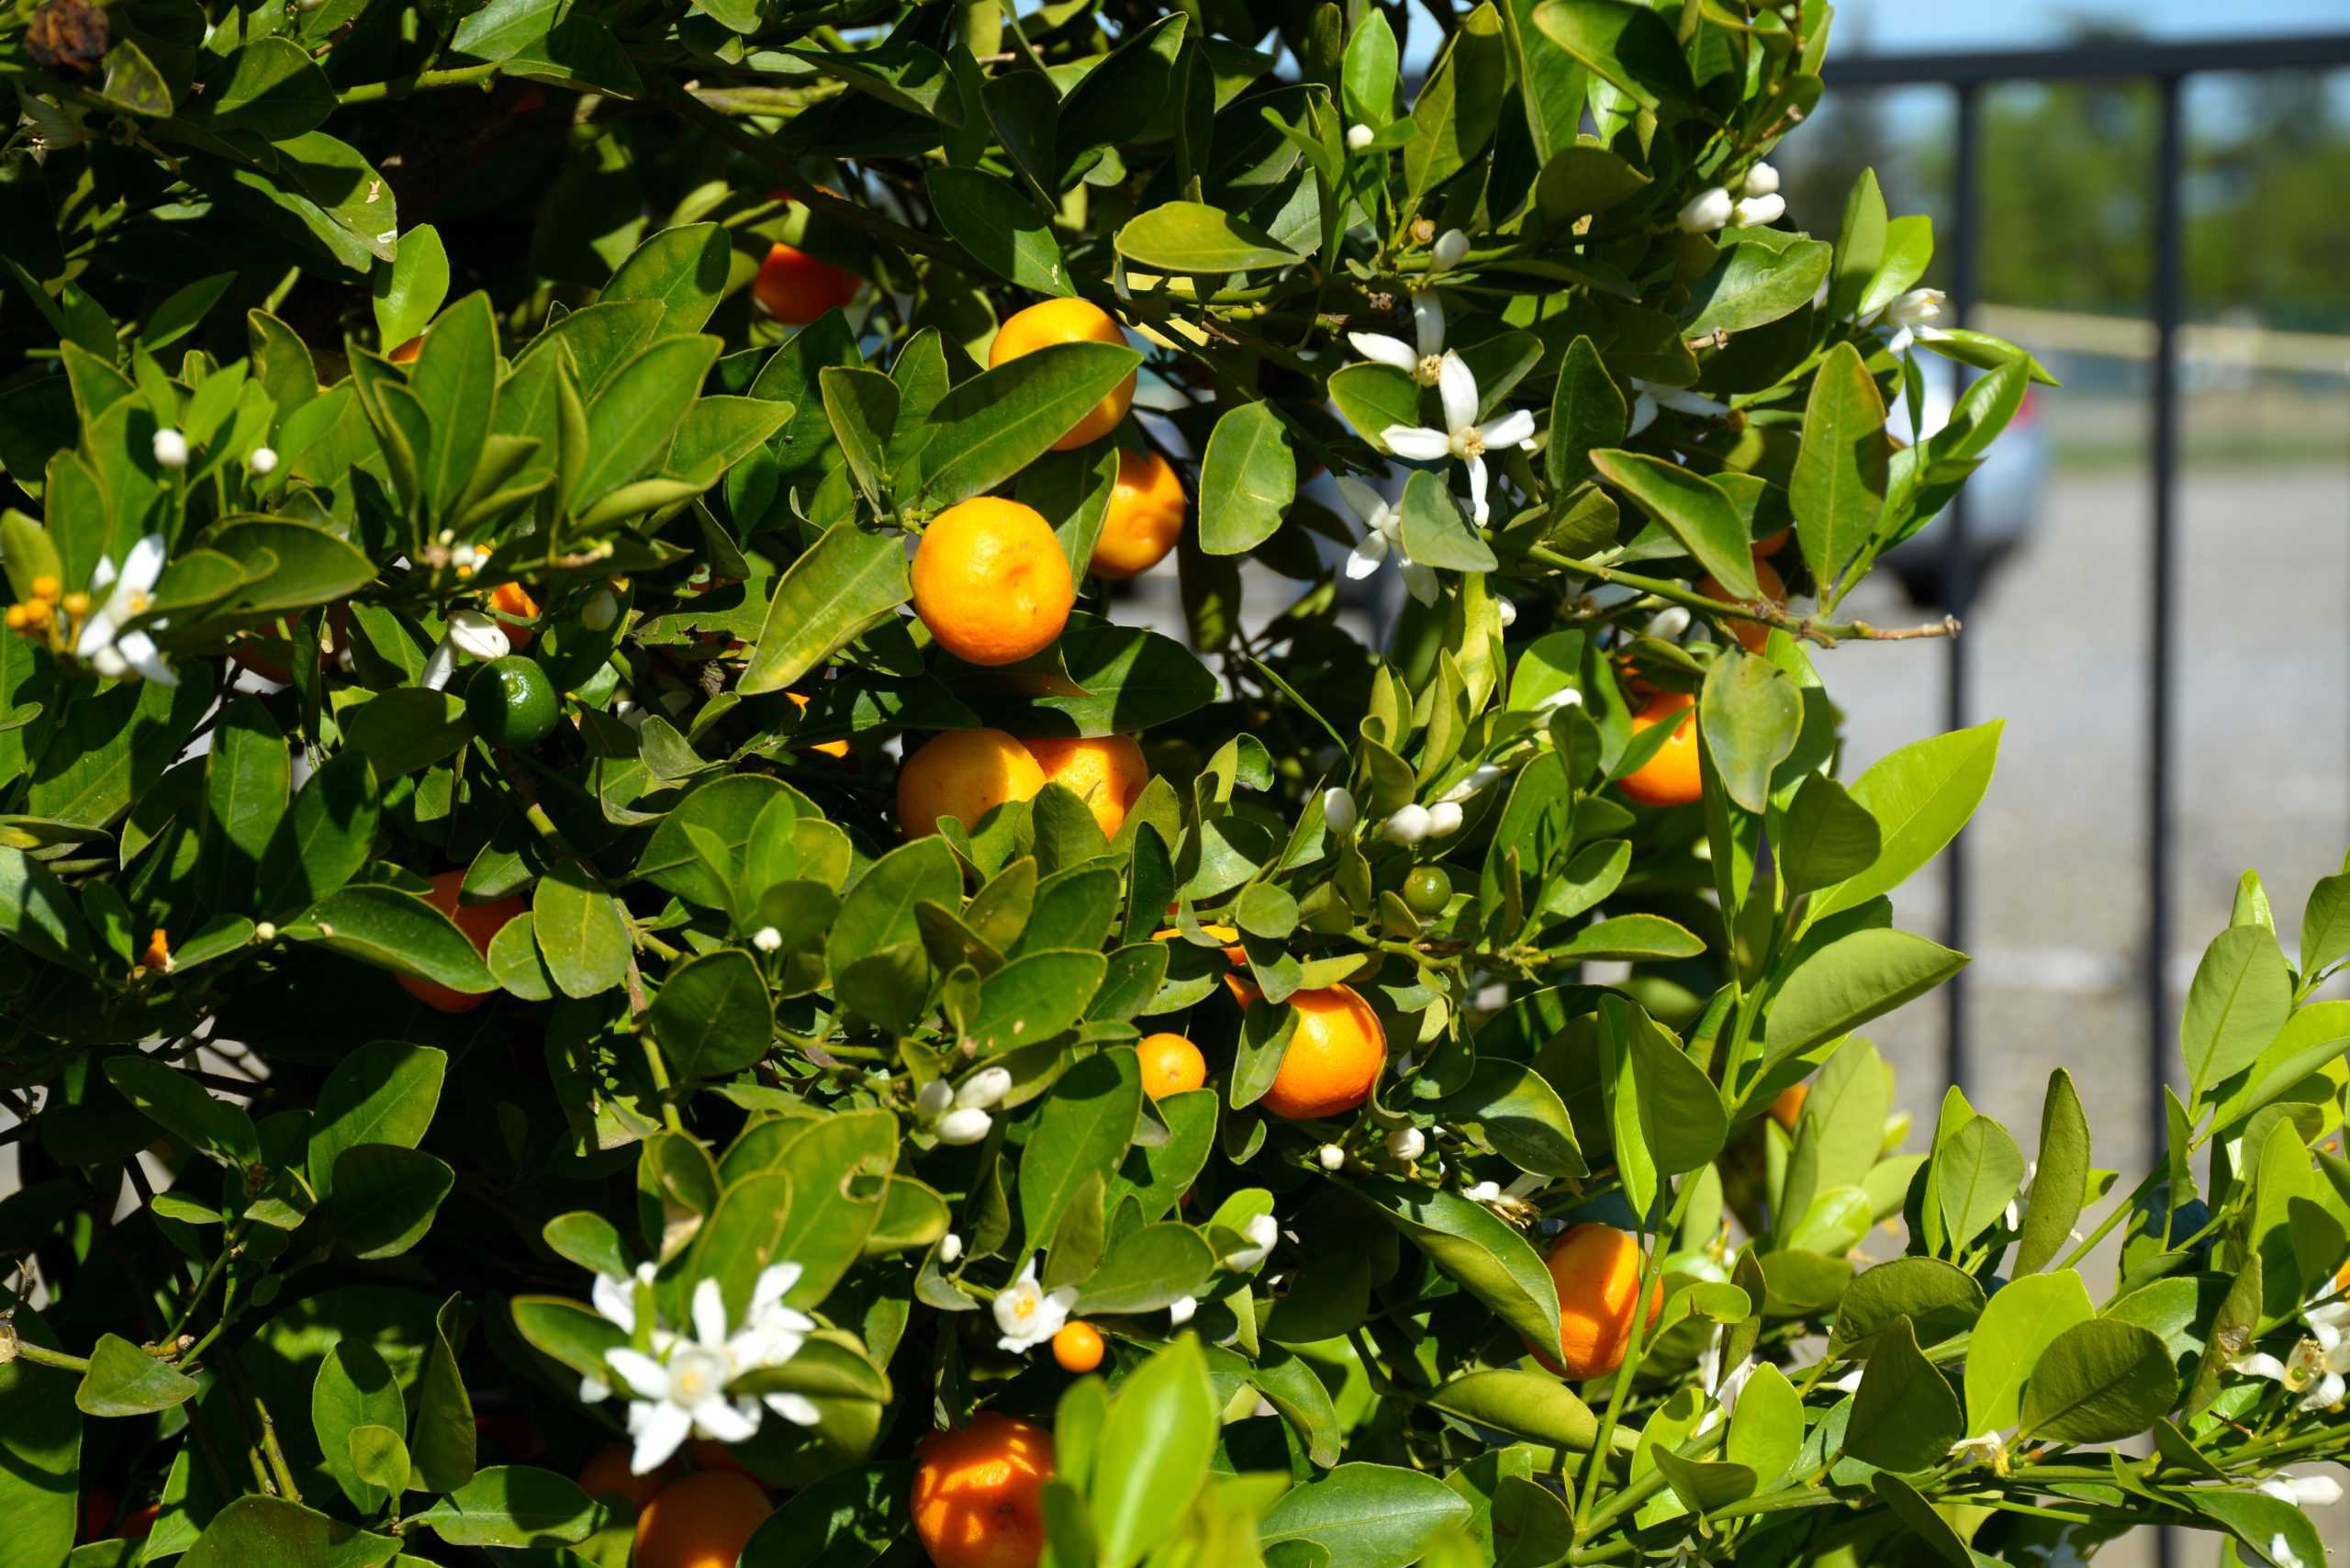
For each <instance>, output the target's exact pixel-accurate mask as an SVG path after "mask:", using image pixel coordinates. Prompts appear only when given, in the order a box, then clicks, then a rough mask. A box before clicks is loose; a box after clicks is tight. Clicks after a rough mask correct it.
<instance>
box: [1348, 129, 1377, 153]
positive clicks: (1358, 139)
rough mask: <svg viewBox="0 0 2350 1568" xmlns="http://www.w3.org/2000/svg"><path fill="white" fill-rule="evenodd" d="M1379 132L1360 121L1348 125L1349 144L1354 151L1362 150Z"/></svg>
mask: <svg viewBox="0 0 2350 1568" xmlns="http://www.w3.org/2000/svg"><path fill="white" fill-rule="evenodd" d="M1378 134H1379V132H1377V131H1375V130H1373V129H1371V127H1369V126H1367V125H1363V124H1361V123H1360V122H1358V123H1356V124H1354V125H1350V126H1348V127H1347V146H1348V148H1349V149H1351V150H1352V151H1357V152H1360V151H1362V150H1363V149H1364V148H1366V147H1368V146H1370V145H1371V140H1372V139H1373V138H1375V137H1377V136H1378Z"/></svg>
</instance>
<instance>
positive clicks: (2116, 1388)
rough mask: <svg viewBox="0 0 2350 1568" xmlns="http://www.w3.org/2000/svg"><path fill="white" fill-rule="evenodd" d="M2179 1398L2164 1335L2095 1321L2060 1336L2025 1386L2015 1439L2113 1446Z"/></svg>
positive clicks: (2113, 1321) (2150, 1422)
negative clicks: (2018, 1428)
mask: <svg viewBox="0 0 2350 1568" xmlns="http://www.w3.org/2000/svg"><path fill="white" fill-rule="evenodd" d="M2177 1397H2178V1374H2177V1371H2176V1370H2174V1369H2173V1367H2172V1365H2171V1360H2170V1351H2169V1350H2167V1349H2166V1348H2165V1346H2164V1344H2163V1341H2162V1337H2161V1336H2160V1335H2158V1334H2155V1333H2154V1331H2152V1330H2151V1329H2147V1328H2142V1327H2139V1326H2138V1325H2137V1324H2134V1323H2124V1322H2121V1320H2120V1319H2118V1318H2111V1317H2099V1318H2092V1319H2091V1320H2090V1321H2088V1322H2087V1323H2078V1324H2075V1325H2074V1326H2073V1327H2070V1328H2067V1329H2066V1330H2065V1332H2064V1333H2062V1334H2059V1335H2058V1336H2057V1337H2056V1338H2054V1339H2053V1341H2051V1342H2050V1344H2049V1346H2048V1348H2047V1349H2046V1350H2042V1352H2041V1354H2040V1360H2039V1362H2038V1364H2037V1365H2036V1366H2034V1367H2033V1369H2032V1372H2031V1378H2030V1379H2029V1381H2027V1382H2026V1383H2024V1387H2023V1427H2022V1429H2021V1431H2020V1432H2019V1433H2018V1434H2017V1435H2018V1438H2019V1439H2036V1440H2039V1441H2043V1442H2058V1443H2103V1442H2115V1441H2119V1440H2120V1439H2123V1438H2127V1437H2132V1436H2134V1435H2136V1434H2137V1433H2140V1432H2143V1431H2144V1430H2145V1429H2146V1428H2148V1427H2150V1426H2152V1425H2153V1424H2154V1420H2155V1418H2156V1417H2159V1416H2161V1415H2162V1414H2163V1413H2164V1412H2165V1411H2166V1410H2168V1409H2169V1408H2170V1407H2171V1403H2172V1401H2173V1400H2175V1399H2177Z"/></svg>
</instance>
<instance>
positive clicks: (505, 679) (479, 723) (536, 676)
mask: <svg viewBox="0 0 2350 1568" xmlns="http://www.w3.org/2000/svg"><path fill="white" fill-rule="evenodd" d="M559 712H560V708H559V705H558V704H557V703H556V701H555V695H554V682H553V681H551V680H549V679H548V678H547V672H546V671H545V670H543V669H541V668H540V667H539V666H538V662H537V661H536V660H534V659H527V658H524V657H523V656H522V655H520V654H509V655H506V656H505V657H504V658H502V659H492V660H491V661H490V662H489V663H487V664H486V665H484V666H481V668H480V669H479V670H478V671H476V673H475V675H474V678H473V683H472V684H471V685H469V686H467V687H466V688H465V717H466V718H468V719H470V720H472V721H473V726H474V734H477V735H479V736H480V737H481V738H482V739H484V740H486V741H487V742H489V743H490V744H491V745H502V746H516V747H523V746H534V745H538V744H539V743H540V742H541V741H543V740H544V739H546V738H547V736H548V735H550V734H553V733H554V722H555V719H556V717H557V715H558V713H559Z"/></svg>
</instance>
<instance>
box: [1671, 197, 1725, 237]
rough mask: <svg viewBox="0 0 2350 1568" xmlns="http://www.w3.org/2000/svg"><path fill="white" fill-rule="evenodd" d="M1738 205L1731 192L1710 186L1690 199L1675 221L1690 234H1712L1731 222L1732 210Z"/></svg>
mask: <svg viewBox="0 0 2350 1568" xmlns="http://www.w3.org/2000/svg"><path fill="white" fill-rule="evenodd" d="M1736 205H1737V203H1736V201H1735V200H1734V198H1732V196H1730V194H1729V192H1728V191H1726V190H1724V189H1722V187H1721V186H1719V185H1708V186H1707V187H1706V188H1705V189H1704V190H1702V191H1699V192H1698V193H1697V194H1696V195H1695V196H1691V197H1690V198H1689V200H1688V202H1687V204H1686V205H1684V207H1682V209H1681V216H1680V217H1679V218H1677V219H1675V221H1676V222H1678V223H1679V224H1680V225H1681V227H1682V228H1683V229H1684V230H1687V231H1688V232H1689V233H1692V234H1711V233H1712V232H1713V231H1714V230H1717V229H1719V228H1720V227H1722V225H1724V224H1726V223H1728V222H1729V214H1730V208H1731V207H1734V206H1736Z"/></svg>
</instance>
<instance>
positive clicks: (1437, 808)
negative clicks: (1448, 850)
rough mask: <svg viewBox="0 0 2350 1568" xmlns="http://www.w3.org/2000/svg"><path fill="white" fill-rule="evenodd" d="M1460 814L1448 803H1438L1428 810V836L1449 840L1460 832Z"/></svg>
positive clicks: (1450, 802) (1456, 807)
mask: <svg viewBox="0 0 2350 1568" xmlns="http://www.w3.org/2000/svg"><path fill="white" fill-rule="evenodd" d="M1461 817H1462V812H1461V810H1460V806H1458V805H1457V804H1455V803H1454V802H1452V801H1438V802H1437V803H1436V804H1435V805H1433V806H1430V807H1429V808H1428V836H1429V837H1430V838H1449V837H1451V836H1452V835H1453V834H1456V833H1459V832H1460V823H1461Z"/></svg>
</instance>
